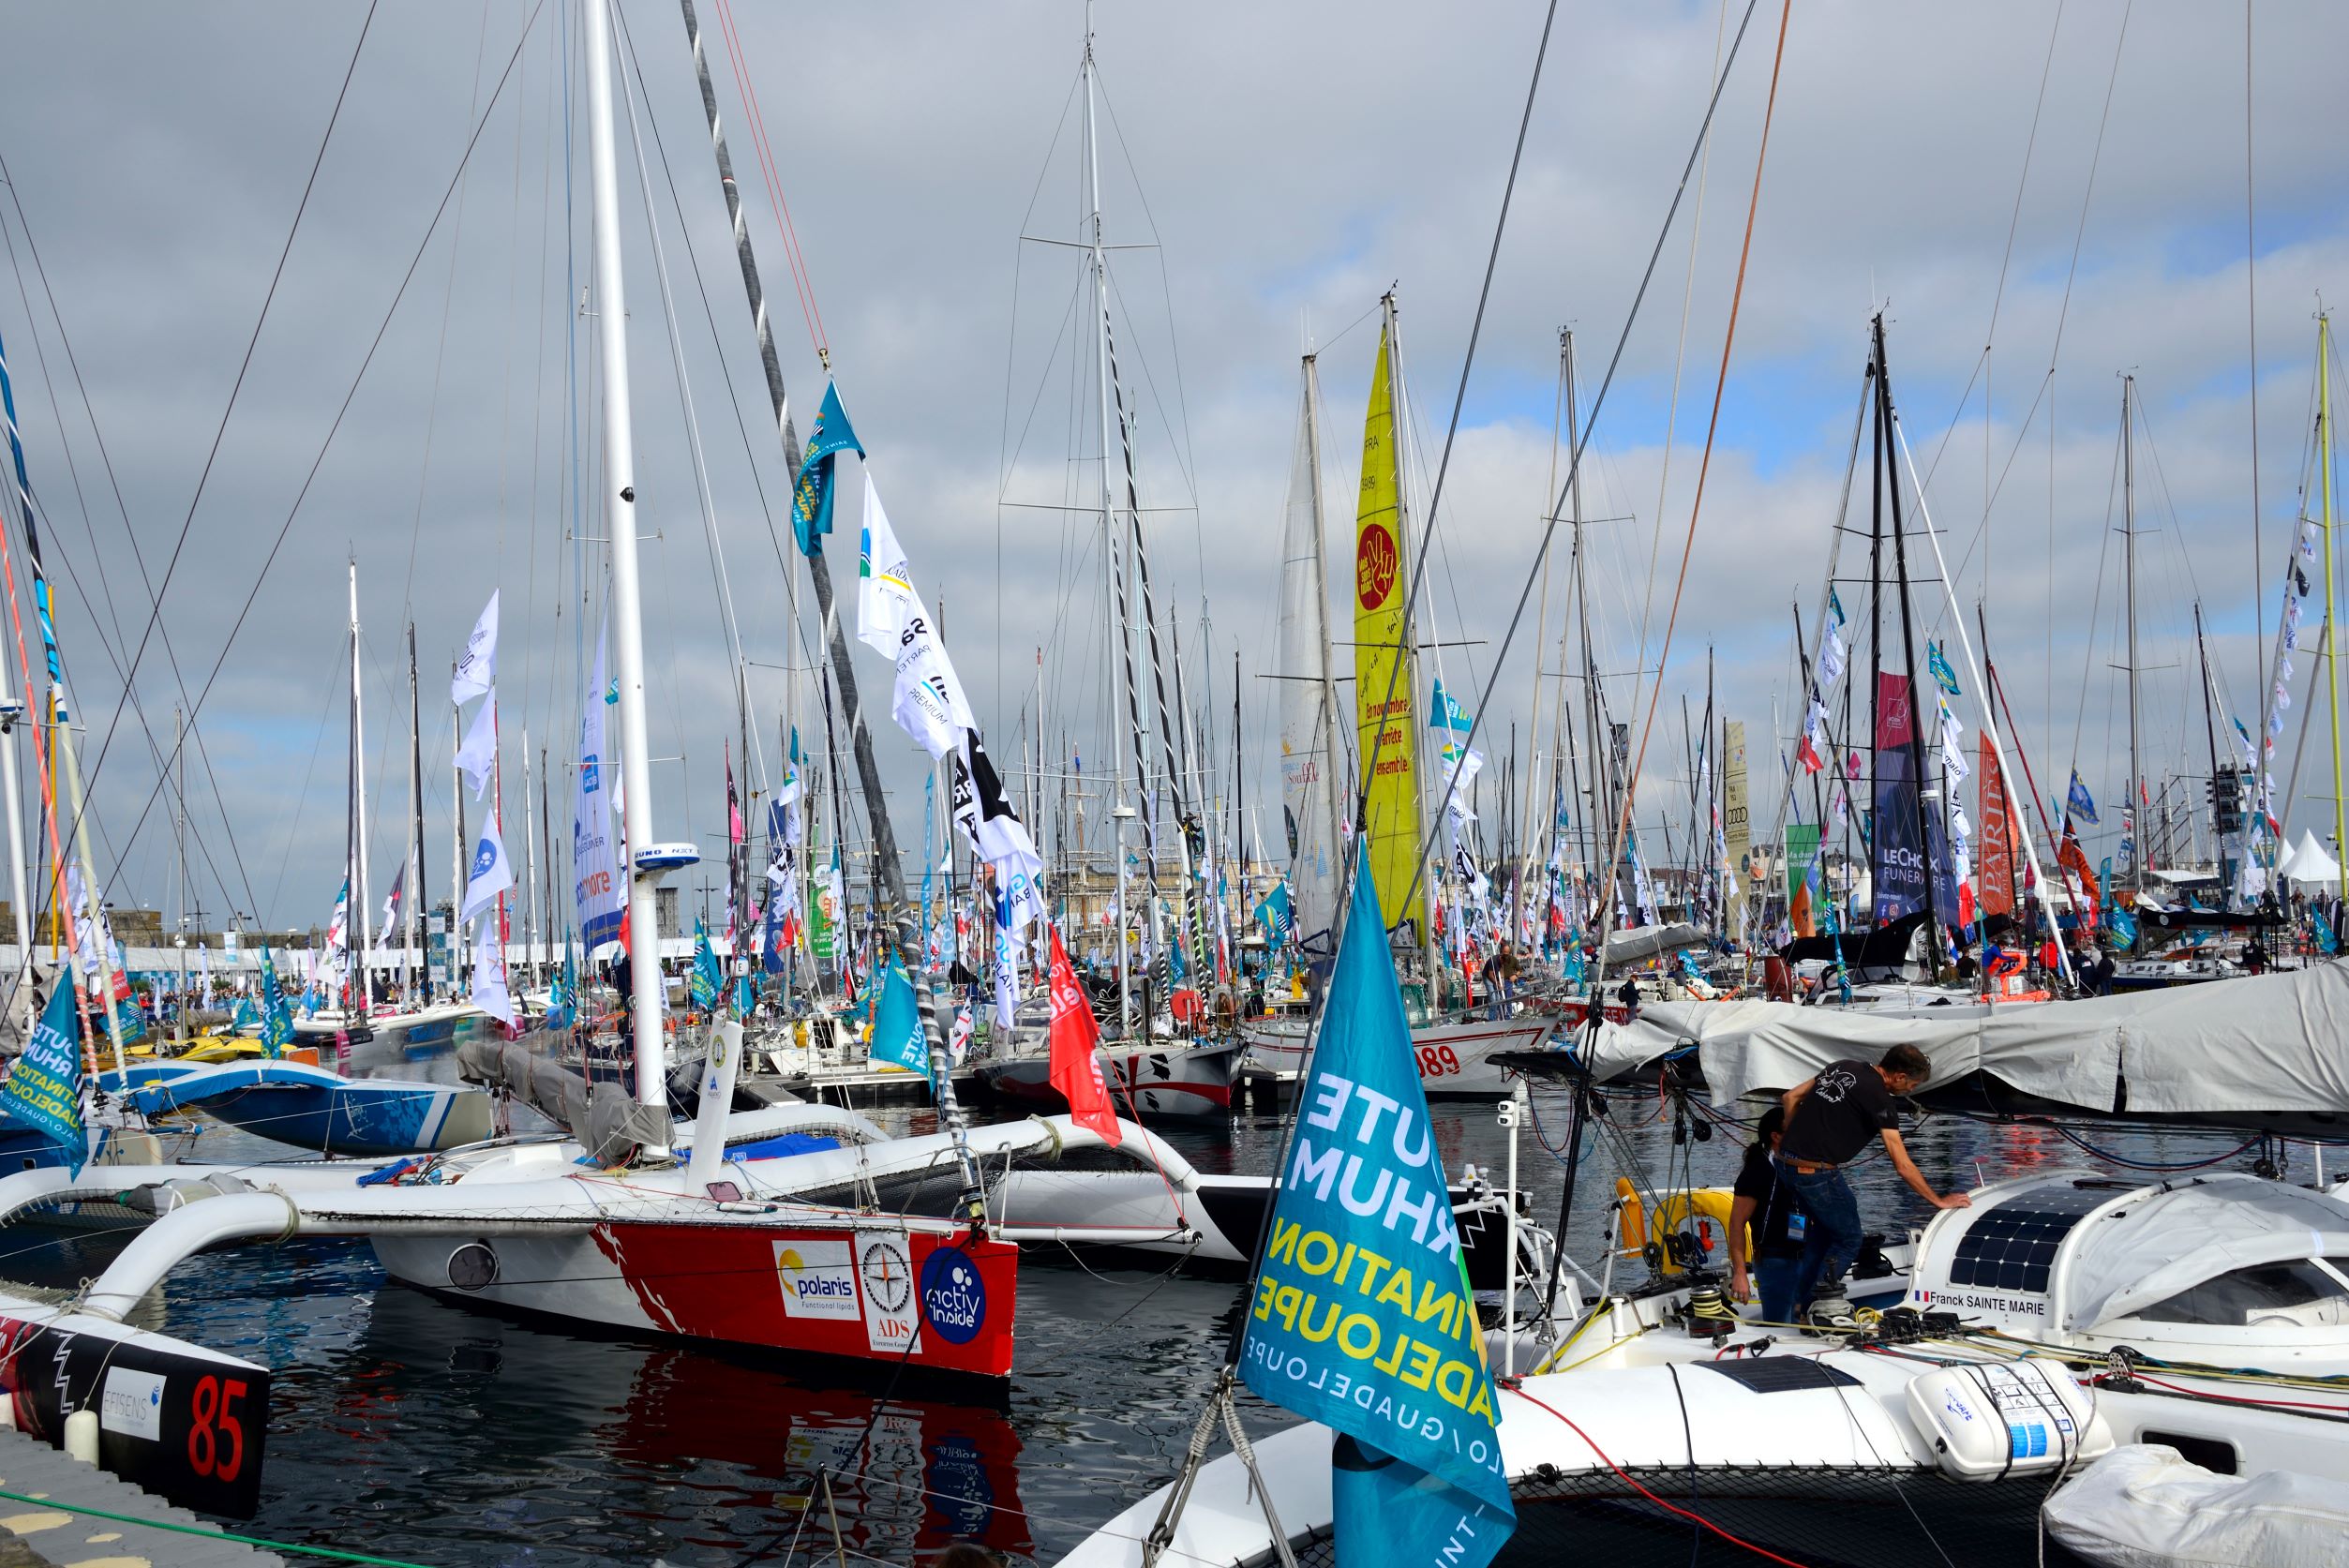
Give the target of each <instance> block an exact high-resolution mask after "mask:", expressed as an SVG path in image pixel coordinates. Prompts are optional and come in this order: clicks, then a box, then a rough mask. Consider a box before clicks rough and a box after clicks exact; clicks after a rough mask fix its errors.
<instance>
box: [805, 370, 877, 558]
mask: <svg viewBox="0 0 2349 1568" xmlns="http://www.w3.org/2000/svg"><path fill="white" fill-rule="evenodd" d="M843 452H854V453H855V454H856V455H858V456H860V457H861V456H863V455H864V443H863V442H862V441H858V440H857V433H856V431H855V430H853V429H851V428H850V427H849V425H848V414H847V411H845V409H843V408H842V407H841V406H840V388H839V387H837V386H835V385H834V384H832V383H831V382H830V381H827V382H825V383H824V405H823V407H822V408H820V409H818V410H816V411H815V428H814V429H812V430H810V431H809V432H808V433H807V451H806V453H805V455H802V456H801V457H800V476H799V478H798V479H797V480H795V481H793V483H792V485H791V531H792V533H793V535H794V536H796V537H797V538H798V539H799V541H800V554H801V555H810V556H812V555H814V554H815V553H816V552H817V551H818V550H821V549H822V548H823V547H824V546H823V544H822V543H821V540H822V537H823V535H825V534H827V533H830V532H831V530H832V458H833V456H834V455H837V454H839V453H843Z"/></svg>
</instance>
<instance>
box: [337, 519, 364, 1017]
mask: <svg viewBox="0 0 2349 1568" xmlns="http://www.w3.org/2000/svg"><path fill="white" fill-rule="evenodd" d="M349 565H350V582H351V912H350V916H349V918H348V919H347V920H346V922H345V929H344V933H343V935H344V939H345V940H346V941H348V940H350V939H351V936H352V933H354V932H355V933H357V945H356V946H355V947H353V948H352V949H351V954H352V963H351V976H352V986H353V989H354V990H355V992H356V1000H357V1004H358V1008H359V1013H360V1016H361V1017H365V1016H366V1015H367V1003H368V1000H369V998H368V996H367V948H368V946H369V943H368V940H367V939H368V937H369V935H370V934H371V933H370V932H369V930H368V925H367V922H368V918H369V915H368V910H367V718H366V714H365V713H364V711H363V710H362V709H361V708H360V699H359V685H360V682H359V562H358V560H357V559H356V558H355V557H354V558H353V559H352V560H351V561H350V563H349Z"/></svg>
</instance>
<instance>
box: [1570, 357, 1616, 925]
mask: <svg viewBox="0 0 2349 1568" xmlns="http://www.w3.org/2000/svg"><path fill="white" fill-rule="evenodd" d="M1563 342H1564V354H1565V360H1566V368H1565V375H1566V450H1567V451H1568V452H1579V451H1581V450H1582V411H1581V408H1580V406H1579V394H1578V392H1577V391H1576V390H1575V357H1574V329H1573V328H1572V327H1568V328H1567V329H1566V330H1565V333H1564V338H1563ZM1566 496H1567V501H1568V506H1569V509H1570V516H1569V518H1568V521H1569V524H1570V526H1571V527H1572V529H1573V538H1574V585H1573V590H1574V615H1575V629H1576V631H1577V633H1578V635H1580V637H1581V639H1582V724H1583V731H1582V734H1583V747H1582V761H1583V765H1584V768H1585V769H1586V771H1587V772H1588V774H1589V778H1588V780H1587V781H1586V782H1587V786H1588V795H1589V799H1588V803H1587V805H1586V806H1585V809H1584V811H1583V813H1582V845H1583V848H1582V860H1583V865H1584V867H1585V875H1586V877H1587V878H1588V883H1589V887H1590V889H1591V900H1592V903H1591V909H1590V911H1589V915H1588V918H1589V920H1590V923H1591V925H1592V926H1593V928H1594V929H1596V928H1599V927H1602V926H1603V925H1604V921H1602V920H1601V919H1600V918H1599V913H1598V912H1599V911H1600V910H1601V909H1605V908H1608V907H1610V905H1611V901H1612V899H1613V897H1614V892H1615V868H1614V867H1613V866H1611V865H1609V866H1605V867H1602V866H1601V865H1600V864H1599V863H1598V852H1599V850H1600V848H1601V847H1602V846H1603V844H1604V842H1605V841H1604V840H1603V839H1601V838H1600V837H1599V832H1600V824H1601V823H1605V822H1612V821H1613V820H1614V810H1613V793H1614V792H1613V791H1612V790H1611V789H1610V788H1609V787H1608V783H1607V775H1608V755H1607V747H1606V743H1605V742H1606V738H1605V737H1604V736H1603V735H1601V734H1600V732H1599V701H1598V651H1597V650H1596V648H1595V647H1594V646H1593V643H1592V640H1591V593H1590V574H1589V556H1590V549H1589V547H1588V546H1589V541H1588V540H1586V539H1585V538H1584V537H1583V531H1582V529H1583V525H1582V465H1581V464H1579V463H1577V464H1575V465H1574V468H1573V470H1572V471H1571V472H1570V473H1569V474H1568V475H1567V485H1566ZM1602 901H1608V902H1602ZM1599 963H1600V966H1601V969H1602V970H1603V969H1604V967H1605V963H1606V959H1605V956H1604V954H1602V955H1601V958H1600V960H1599Z"/></svg>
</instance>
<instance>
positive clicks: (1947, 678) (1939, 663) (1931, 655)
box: [1925, 642, 1964, 697]
mask: <svg viewBox="0 0 2349 1568" xmlns="http://www.w3.org/2000/svg"><path fill="white" fill-rule="evenodd" d="M1925 668H1926V669H1927V670H1929V671H1931V672H1932V674H1933V683H1934V684H1935V685H1937V686H1938V687H1940V688H1941V690H1943V691H1945V692H1947V693H1949V694H1950V695H1952V696H1953V697H1954V696H1962V695H1964V693H1962V692H1960V691H1959V690H1958V689H1957V672H1956V671H1955V670H1953V669H1952V668H1950V661H1949V658H1948V656H1947V655H1945V654H1944V653H1942V651H1941V645H1940V644H1939V643H1938V642H1929V643H1927V644H1925Z"/></svg>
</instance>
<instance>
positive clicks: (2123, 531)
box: [2120, 376, 2153, 892]
mask: <svg viewBox="0 0 2349 1568" xmlns="http://www.w3.org/2000/svg"><path fill="white" fill-rule="evenodd" d="M2136 391H2137V378H2136V377H2134V376H2123V377H2121V379H2120V539H2121V561H2122V570H2123V574H2124V575H2125V576H2126V578H2127V584H2128V596H2129V606H2128V609H2129V799H2128V801H2127V802H2126V803H2125V804H2124V806H2123V807H2122V809H2123V810H2124V811H2125V812H2127V813H2128V814H2129V820H2131V821H2132V822H2133V821H2135V820H2136V817H2137V814H2138V809H2139V807H2140V806H2142V805H2143V804H2144V802H2145V800H2146V793H2145V774H2144V772H2143V771H2142V769H2144V767H2145V764H2144V762H2143V761H2142V760H2141V759H2140V758H2139V756H2138V754H2137V449H2136V443H2135V435H2136V430H2135V426H2136V423H2137V420H2136V409H2135V407H2134V405H2135V402H2136ZM2149 826H2150V824H2148V823H2144V822H2138V823H2137V826H2136V830H2135V831H2134V832H2132V834H2130V836H2129V887H2130V890H2131V891H2132V892H2142V891H2144V890H2145V859H2146V845H2147V844H2151V843H2152V842H2153V835H2152V834H2151V833H2149V832H2147V828H2148V827H2149Z"/></svg>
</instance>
